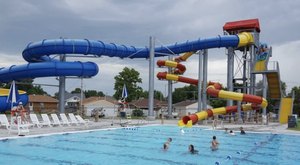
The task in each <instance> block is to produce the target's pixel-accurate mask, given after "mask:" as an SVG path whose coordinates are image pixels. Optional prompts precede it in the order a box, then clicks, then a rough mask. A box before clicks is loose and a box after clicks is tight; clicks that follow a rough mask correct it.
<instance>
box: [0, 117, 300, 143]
mask: <svg viewBox="0 0 300 165" xmlns="http://www.w3.org/2000/svg"><path fill="white" fill-rule="evenodd" d="M177 122H178V120H163V121H161V120H153V121H146V120H134V119H132V120H130V121H128V120H122V121H121V120H119V119H118V120H112V119H100V120H99V122H93V121H91V122H89V124H88V125H87V126H84V125H77V126H76V125H73V126H56V127H42V128H37V127H30V129H29V130H30V132H29V134H28V135H27V134H26V136H31V135H45V134H54V133H65V132H74V131H84V130H95V129H105V128H120V127H124V126H139V125H152V124H163V125H174V126H176V125H177ZM196 126H197V127H203V128H208V129H212V125H211V124H200V125H196ZM241 126H242V127H243V128H244V130H245V131H246V132H249V131H253V132H271V133H278V134H298V135H300V131H292V130H288V129H287V124H283V125H281V124H279V123H269V124H268V125H259V124H230V123H225V124H224V125H223V126H222V127H217V128H216V129H218V130H224V128H228V129H229V130H233V131H239V128H240V127H241ZM14 137H18V135H17V134H16V133H10V134H9V132H8V130H7V129H6V128H4V127H1V128H0V139H5V138H14Z"/></svg>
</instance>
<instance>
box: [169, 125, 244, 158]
mask: <svg viewBox="0 0 300 165" xmlns="http://www.w3.org/2000/svg"><path fill="white" fill-rule="evenodd" d="M240 131H241V132H240V134H241V135H244V134H246V132H245V131H244V128H243V127H240ZM225 133H226V134H229V135H235V133H234V132H233V131H232V130H230V131H229V132H228V128H225ZM171 142H172V138H168V139H167V141H166V142H165V143H164V144H163V150H165V151H166V150H168V149H169V147H170V144H171ZM219 145H220V143H219V142H218V141H217V137H216V136H213V137H212V141H211V146H210V148H211V150H212V151H216V150H218V148H219ZM188 151H189V153H191V154H197V153H198V152H199V151H198V150H196V149H195V146H194V145H193V144H190V145H189V146H188Z"/></svg>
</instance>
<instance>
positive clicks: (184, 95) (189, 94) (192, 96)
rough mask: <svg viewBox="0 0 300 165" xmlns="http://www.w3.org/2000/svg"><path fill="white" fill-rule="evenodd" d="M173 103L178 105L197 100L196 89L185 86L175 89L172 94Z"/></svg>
mask: <svg viewBox="0 0 300 165" xmlns="http://www.w3.org/2000/svg"><path fill="white" fill-rule="evenodd" d="M172 99H173V103H178V102H181V101H184V100H197V99H198V87H197V86H195V85H186V86H184V87H182V88H175V91H174V92H173V93H172Z"/></svg>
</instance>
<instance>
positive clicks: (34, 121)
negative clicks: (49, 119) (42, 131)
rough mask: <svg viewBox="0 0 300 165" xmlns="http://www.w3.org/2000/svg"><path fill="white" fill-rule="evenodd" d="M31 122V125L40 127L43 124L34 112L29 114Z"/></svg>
mask: <svg viewBox="0 0 300 165" xmlns="http://www.w3.org/2000/svg"><path fill="white" fill-rule="evenodd" d="M29 117H30V120H31V123H32V124H33V126H37V127H38V128H41V127H42V126H43V125H44V124H43V123H41V122H40V121H39V119H38V117H37V116H36V114H32V113H31V114H29Z"/></svg>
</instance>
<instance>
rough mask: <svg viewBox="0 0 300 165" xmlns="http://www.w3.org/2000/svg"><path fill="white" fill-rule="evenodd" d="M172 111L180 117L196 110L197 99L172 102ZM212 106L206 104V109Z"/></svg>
mask: <svg viewBox="0 0 300 165" xmlns="http://www.w3.org/2000/svg"><path fill="white" fill-rule="evenodd" d="M173 107H174V111H175V112H177V113H178V116H179V117H180V118H181V117H183V116H186V115H189V114H193V113H196V112H198V101H197V100H185V101H181V102H178V103H175V104H173ZM211 108H212V106H210V105H207V109H211Z"/></svg>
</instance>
